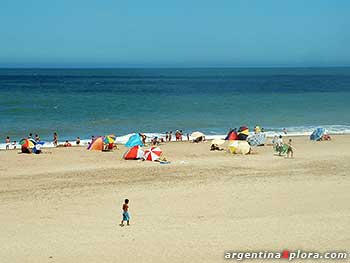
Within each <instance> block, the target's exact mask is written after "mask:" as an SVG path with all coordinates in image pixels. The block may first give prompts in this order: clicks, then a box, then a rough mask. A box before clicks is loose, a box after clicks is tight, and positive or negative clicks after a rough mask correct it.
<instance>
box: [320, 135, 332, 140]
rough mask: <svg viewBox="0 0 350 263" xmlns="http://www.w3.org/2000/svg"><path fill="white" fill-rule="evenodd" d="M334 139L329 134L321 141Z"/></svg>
mask: <svg viewBox="0 0 350 263" xmlns="http://www.w3.org/2000/svg"><path fill="white" fill-rule="evenodd" d="M331 139H332V138H331V136H329V134H324V135H323V136H322V138H321V141H330V140H331Z"/></svg>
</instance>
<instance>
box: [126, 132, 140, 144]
mask: <svg viewBox="0 0 350 263" xmlns="http://www.w3.org/2000/svg"><path fill="white" fill-rule="evenodd" d="M136 145H139V146H144V145H143V143H142V140H141V136H140V135H139V134H134V135H132V136H130V138H129V140H128V141H127V142H126V144H125V146H126V147H134V146H136Z"/></svg>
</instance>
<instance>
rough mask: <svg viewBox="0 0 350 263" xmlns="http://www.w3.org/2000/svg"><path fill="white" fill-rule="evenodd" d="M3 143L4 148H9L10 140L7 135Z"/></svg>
mask: <svg viewBox="0 0 350 263" xmlns="http://www.w3.org/2000/svg"><path fill="white" fill-rule="evenodd" d="M5 144H6V150H10V144H11V140H10V137H9V136H7V137H6V140H5Z"/></svg>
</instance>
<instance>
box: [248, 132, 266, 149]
mask: <svg viewBox="0 0 350 263" xmlns="http://www.w3.org/2000/svg"><path fill="white" fill-rule="evenodd" d="M247 141H248V142H249V144H250V145H251V146H259V145H264V144H265V141H266V134H265V133H262V132H260V133H255V134H253V135H251V136H249V137H248V139H247Z"/></svg>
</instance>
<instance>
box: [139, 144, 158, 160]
mask: <svg viewBox="0 0 350 263" xmlns="http://www.w3.org/2000/svg"><path fill="white" fill-rule="evenodd" d="M161 154H162V150H161V149H160V148H159V147H155V146H153V147H151V148H149V149H147V150H146V151H145V153H144V155H143V158H144V159H145V160H147V161H157V160H159V158H160V155H161Z"/></svg>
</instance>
